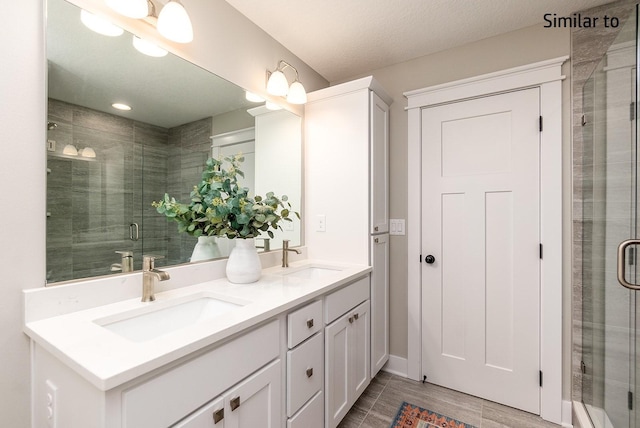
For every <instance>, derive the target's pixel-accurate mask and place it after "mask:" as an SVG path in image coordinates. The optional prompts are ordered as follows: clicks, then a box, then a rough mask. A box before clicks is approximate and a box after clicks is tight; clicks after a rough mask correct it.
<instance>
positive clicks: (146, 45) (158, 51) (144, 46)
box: [133, 35, 169, 58]
mask: <svg viewBox="0 0 640 428" xmlns="http://www.w3.org/2000/svg"><path fill="white" fill-rule="evenodd" d="M133 47H134V48H136V50H137V51H138V52H140V53H143V54H145V55H149V56H153V57H156V58H160V57H163V56H165V55H166V54H168V53H169V52H167V51H166V50H164V49H162V48H161V47H160V46H158V45H156V44H155V43H152V42H150V41H148V40H145V39H142V38H140V37H138V36H135V35H134V36H133Z"/></svg>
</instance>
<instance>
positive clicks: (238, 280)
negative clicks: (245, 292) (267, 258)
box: [227, 238, 262, 284]
mask: <svg viewBox="0 0 640 428" xmlns="http://www.w3.org/2000/svg"><path fill="white" fill-rule="evenodd" d="M234 242H235V244H236V245H235V246H234V247H233V248H232V249H231V253H230V254H229V260H227V279H228V280H229V282H233V283H234V284H248V283H250V282H256V281H257V280H259V279H260V274H261V273H262V265H261V264H260V257H258V251H257V250H256V244H255V240H254V239H253V238H249V239H239V238H236V239H234Z"/></svg>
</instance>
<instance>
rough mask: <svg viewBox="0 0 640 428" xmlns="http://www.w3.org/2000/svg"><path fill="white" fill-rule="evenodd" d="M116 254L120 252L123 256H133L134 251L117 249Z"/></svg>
mask: <svg viewBox="0 0 640 428" xmlns="http://www.w3.org/2000/svg"><path fill="white" fill-rule="evenodd" d="M116 254H120V255H121V256H122V257H133V251H116Z"/></svg>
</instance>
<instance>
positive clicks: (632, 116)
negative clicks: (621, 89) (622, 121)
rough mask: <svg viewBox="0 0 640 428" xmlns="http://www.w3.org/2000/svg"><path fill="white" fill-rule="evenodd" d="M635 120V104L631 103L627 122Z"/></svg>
mask: <svg viewBox="0 0 640 428" xmlns="http://www.w3.org/2000/svg"><path fill="white" fill-rule="evenodd" d="M635 118H636V103H635V102H632V103H631V104H629V120H630V121H632V122H633V121H634V120H635Z"/></svg>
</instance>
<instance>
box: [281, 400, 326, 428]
mask: <svg viewBox="0 0 640 428" xmlns="http://www.w3.org/2000/svg"><path fill="white" fill-rule="evenodd" d="M323 427H324V398H323V395H322V391H320V392H318V393H317V394H316V395H315V396H314V397H313V398H312V399H311V400H309V402H308V403H307V404H305V405H304V407H303V408H302V409H300V411H299V412H298V413H296V415H295V416H294V417H292V418H291V419H289V420H288V421H287V428H323Z"/></svg>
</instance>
